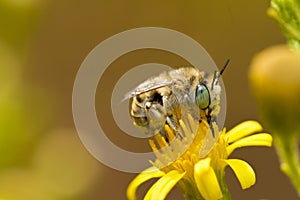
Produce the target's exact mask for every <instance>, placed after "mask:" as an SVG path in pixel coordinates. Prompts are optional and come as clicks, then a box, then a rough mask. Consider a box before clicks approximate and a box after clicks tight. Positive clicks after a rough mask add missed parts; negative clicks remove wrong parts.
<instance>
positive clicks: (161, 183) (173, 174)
mask: <svg viewBox="0 0 300 200" xmlns="http://www.w3.org/2000/svg"><path fill="white" fill-rule="evenodd" d="M184 175H185V172H184V173H179V172H178V171H177V170H172V171H170V172H168V173H167V174H166V175H164V176H163V177H161V178H160V179H159V180H158V181H156V183H154V184H153V185H152V187H151V188H150V190H148V192H147V194H146V196H145V198H144V200H160V199H165V198H166V196H167V195H168V193H169V192H170V191H171V189H172V188H173V187H174V186H175V185H176V183H177V182H178V181H179V180H180V179H182V177H183V176H184Z"/></svg>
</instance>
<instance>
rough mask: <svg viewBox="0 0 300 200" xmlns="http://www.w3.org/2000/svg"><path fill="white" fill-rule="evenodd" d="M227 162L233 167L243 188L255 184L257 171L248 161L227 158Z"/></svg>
mask: <svg viewBox="0 0 300 200" xmlns="http://www.w3.org/2000/svg"><path fill="white" fill-rule="evenodd" d="M225 162H226V163H227V164H228V165H229V166H230V167H231V169H232V170H233V172H234V173H235V175H236V177H237V178H238V180H239V182H240V184H241V186H242V188H243V189H247V188H249V187H251V186H252V185H254V184H255V181H256V177H255V172H254V170H253V169H252V167H251V166H250V165H249V164H248V163H247V162H245V161H243V160H239V159H227V160H225Z"/></svg>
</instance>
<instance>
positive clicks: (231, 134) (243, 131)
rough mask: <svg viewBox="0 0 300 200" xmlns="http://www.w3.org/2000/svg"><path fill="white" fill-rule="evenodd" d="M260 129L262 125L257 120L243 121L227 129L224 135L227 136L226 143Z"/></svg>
mask: <svg viewBox="0 0 300 200" xmlns="http://www.w3.org/2000/svg"><path fill="white" fill-rule="evenodd" d="M262 129H263V128H262V126H261V125H260V124H259V123H258V122H257V121H252V120H250V121H245V122H242V123H240V124H238V125H237V126H235V127H234V128H233V129H231V130H230V131H228V132H227V133H226V137H227V138H228V143H232V142H234V141H237V140H239V139H240V138H243V137H245V136H247V135H251V134H253V133H256V132H259V131H262Z"/></svg>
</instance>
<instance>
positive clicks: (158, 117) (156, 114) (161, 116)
mask: <svg viewBox="0 0 300 200" xmlns="http://www.w3.org/2000/svg"><path fill="white" fill-rule="evenodd" d="M147 116H148V119H149V120H150V123H149V130H150V131H152V134H153V135H154V134H156V133H158V132H160V130H161V129H163V128H164V125H165V123H166V117H167V115H166V111H165V109H164V107H163V106H162V105H160V104H158V103H153V104H152V105H151V107H150V108H149V109H148V110H147Z"/></svg>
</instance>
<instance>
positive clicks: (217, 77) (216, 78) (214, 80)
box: [211, 58, 230, 89]
mask: <svg viewBox="0 0 300 200" xmlns="http://www.w3.org/2000/svg"><path fill="white" fill-rule="evenodd" d="M229 62H230V59H229V58H228V59H227V60H226V62H225V64H224V65H223V67H222V69H221V71H220V73H219V74H218V72H217V71H215V73H214V77H213V81H212V84H211V89H213V87H214V85H215V84H217V83H218V81H219V79H220V78H221V76H222V74H223V72H224V71H225V69H226V67H227V65H228V64H229Z"/></svg>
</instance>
